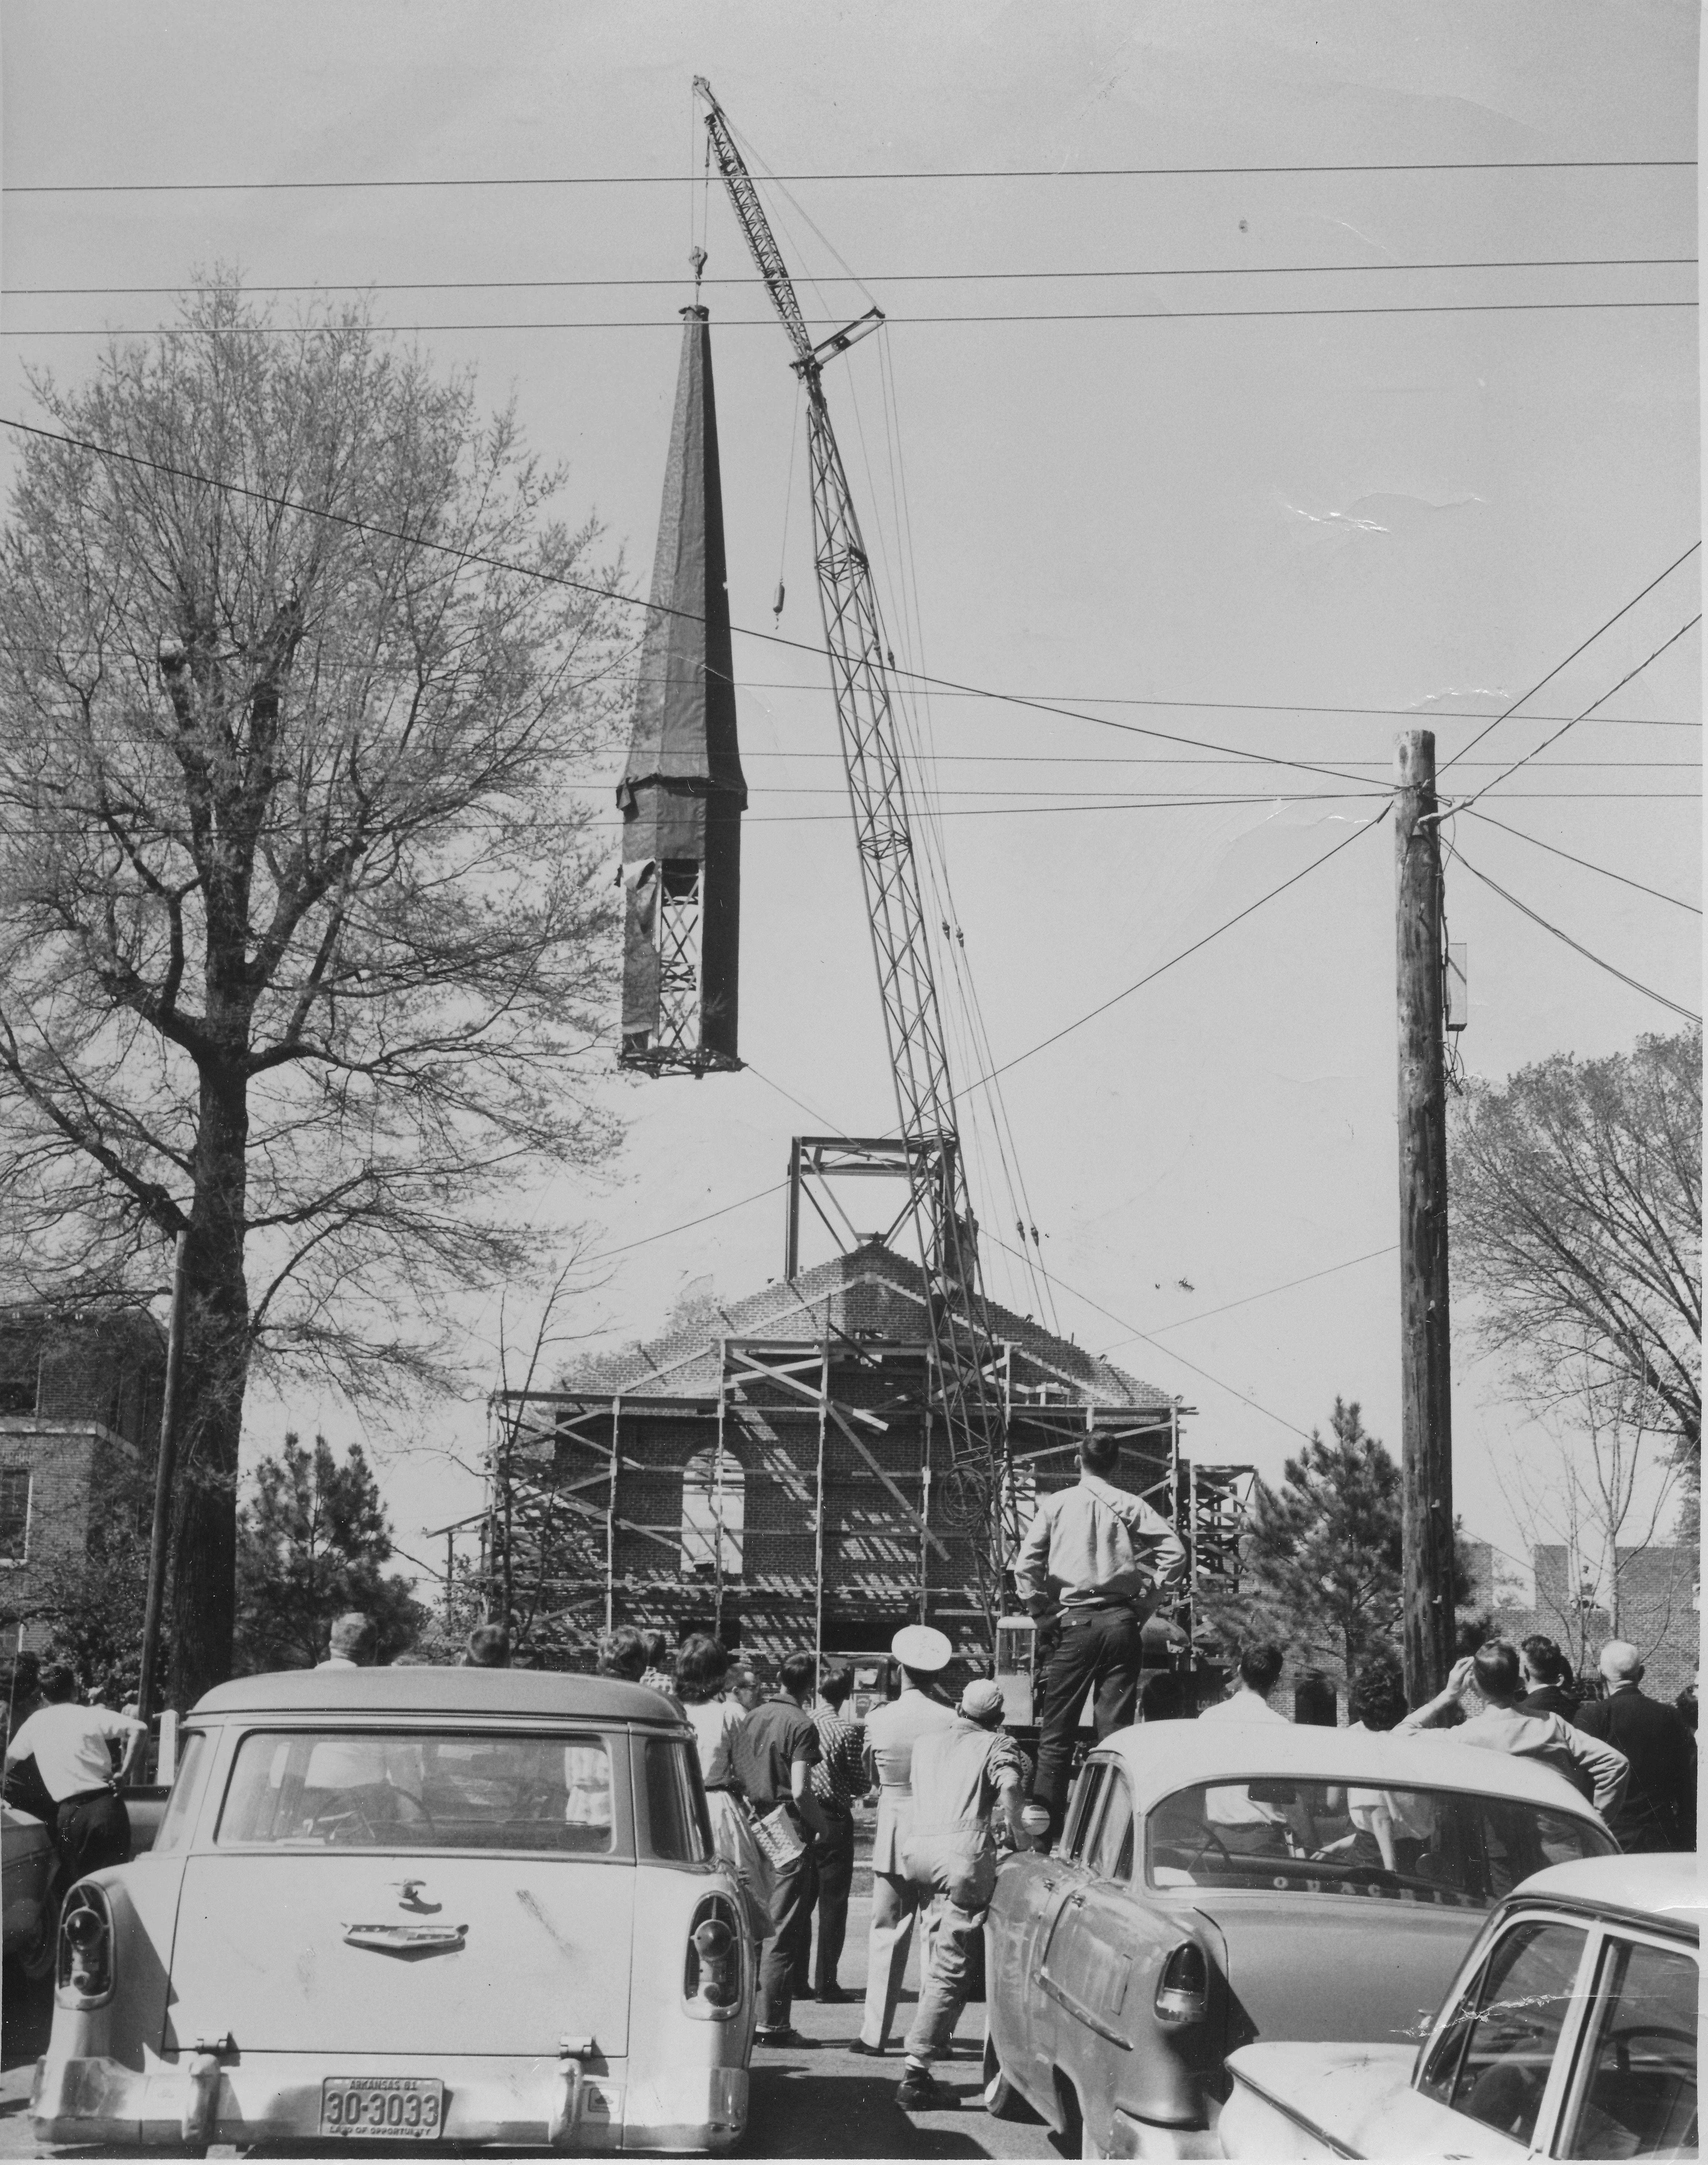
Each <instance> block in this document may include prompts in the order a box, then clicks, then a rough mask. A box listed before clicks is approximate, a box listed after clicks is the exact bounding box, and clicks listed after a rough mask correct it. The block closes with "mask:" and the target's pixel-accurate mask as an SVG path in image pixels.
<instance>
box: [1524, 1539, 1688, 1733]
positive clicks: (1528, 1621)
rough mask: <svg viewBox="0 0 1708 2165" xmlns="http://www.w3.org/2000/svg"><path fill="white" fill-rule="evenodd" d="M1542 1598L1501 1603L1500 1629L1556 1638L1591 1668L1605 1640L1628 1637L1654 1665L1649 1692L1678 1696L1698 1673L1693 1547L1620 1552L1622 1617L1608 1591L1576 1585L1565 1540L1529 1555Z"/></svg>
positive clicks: (1646, 1683) (1645, 1682) (1577, 1662)
mask: <svg viewBox="0 0 1708 2165" xmlns="http://www.w3.org/2000/svg"><path fill="white" fill-rule="evenodd" d="M1531 1558H1532V1566H1533V1567H1534V1571H1535V1574H1536V1599H1535V1601H1534V1603H1533V1604H1532V1605H1531V1606H1529V1607H1528V1608H1519V1607H1516V1606H1515V1605H1513V1604H1501V1605H1500V1606H1498V1607H1496V1608H1495V1611H1494V1622H1495V1630H1497V1631H1498V1632H1499V1633H1500V1636H1501V1637H1502V1638H1504V1639H1511V1640H1513V1641H1518V1640H1521V1639H1524V1638H1527V1637H1528V1636H1529V1635H1530V1634H1531V1633H1532V1631H1542V1632H1545V1633H1546V1634H1547V1635H1548V1637H1549V1638H1550V1639H1553V1640H1557V1641H1558V1643H1559V1645H1560V1646H1561V1648H1562V1649H1563V1651H1564V1653H1565V1655H1566V1657H1567V1658H1568V1660H1569V1661H1570V1662H1571V1663H1572V1664H1573V1666H1574V1667H1575V1668H1579V1669H1588V1670H1590V1671H1593V1670H1594V1668H1595V1657H1596V1655H1597V1653H1598V1652H1599V1651H1600V1648H1601V1646H1602V1645H1603V1643H1604V1641H1606V1640H1609V1639H1612V1638H1620V1639H1628V1640H1629V1641H1631V1642H1632V1645H1633V1646H1636V1647H1637V1650H1638V1651H1639V1652H1640V1653H1641V1654H1642V1657H1643V1661H1644V1662H1645V1663H1646V1664H1647V1667H1648V1674H1647V1675H1646V1677H1645V1678H1644V1679H1643V1688H1644V1690H1645V1691H1647V1692H1648V1693H1650V1694H1652V1695H1653V1697H1654V1698H1656V1699H1674V1698H1675V1697H1676V1696H1677V1695H1678V1694H1679V1692H1681V1691H1682V1690H1683V1689H1684V1686H1685V1685H1686V1684H1687V1683H1690V1681H1691V1680H1692V1678H1694V1677H1695V1673H1696V1666H1697V1663H1698V1662H1699V1660H1700V1638H1701V1615H1700V1572H1701V1562H1700V1550H1699V1549H1697V1548H1696V1547H1695V1546H1678V1547H1672V1546H1669V1547H1664V1548H1662V1547H1653V1546H1652V1547H1645V1548H1628V1549H1626V1548H1622V1549H1621V1550H1619V1551H1618V1552H1617V1556H1616V1565H1615V1568H1616V1576H1617V1579H1618V1620H1617V1622H1615V1620H1614V1617H1613V1615H1612V1614H1611V1611H1610V1609H1608V1608H1607V1607H1606V1606H1605V1605H1604V1604H1603V1603H1602V1602H1601V1600H1600V1599H1598V1594H1599V1593H1605V1591H1606V1589H1605V1588H1599V1589H1597V1588H1590V1587H1589V1586H1588V1585H1587V1584H1585V1583H1582V1582H1579V1581H1574V1578H1573V1573H1572V1564H1571V1552H1570V1551H1569V1550H1568V1549H1567V1548H1566V1546H1565V1545H1564V1544H1563V1542H1547V1543H1543V1544H1542V1545H1541V1546H1537V1548H1535V1549H1533V1550H1532V1551H1531Z"/></svg>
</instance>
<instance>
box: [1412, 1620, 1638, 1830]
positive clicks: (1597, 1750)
mask: <svg viewBox="0 0 1708 2165" xmlns="http://www.w3.org/2000/svg"><path fill="white" fill-rule="evenodd" d="M1523 1686H1524V1677H1523V1666H1522V1664H1521V1662H1520V1660H1519V1657H1518V1649H1517V1648H1516V1646H1513V1645H1512V1644H1511V1642H1510V1641H1508V1640H1506V1639H1490V1640H1489V1641H1487V1643H1486V1644H1485V1645H1484V1646H1479V1647H1478V1649H1477V1651H1476V1652H1475V1653H1474V1654H1468V1655H1466V1657H1464V1660H1463V1661H1458V1662H1454V1663H1453V1670H1452V1673H1451V1674H1450V1675H1449V1676H1448V1680H1447V1686H1446V1688H1445V1689H1444V1690H1443V1691H1440V1692H1437V1694H1436V1695H1435V1697H1434V1698H1433V1699H1431V1700H1429V1701H1428V1703H1427V1704H1426V1705H1423V1706H1420V1707H1419V1708H1418V1709H1416V1712H1415V1713H1412V1714H1408V1715H1406V1719H1405V1720H1403V1721H1401V1722H1399V1723H1397V1724H1396V1725H1395V1731H1394V1733H1395V1736H1410V1735H1411V1734H1412V1733H1413V1732H1415V1731H1416V1730H1422V1729H1428V1728H1430V1727H1432V1725H1434V1724H1436V1723H1437V1722H1439V1721H1440V1720H1442V1719H1443V1716H1445V1715H1447V1714H1448V1712H1449V1711H1452V1710H1456V1709H1461V1708H1462V1706H1463V1702H1464V1697H1465V1694H1466V1693H1467V1692H1469V1691H1470V1690H1471V1689H1472V1688H1475V1690H1476V1693H1477V1695H1478V1697H1479V1698H1480V1699H1481V1700H1482V1701H1483V1711H1482V1712H1481V1713H1480V1714H1474V1715H1470V1716H1469V1718H1468V1719H1467V1720H1464V1721H1462V1722H1460V1723H1459V1725H1458V1727H1457V1728H1456V1729H1454V1730H1453V1732H1452V1736H1453V1742H1454V1743H1455V1744H1469V1745H1473V1746H1476V1747H1477V1748H1478V1749H1479V1750H1481V1751H1506V1752H1509V1753H1511V1755H1512V1756H1513V1757H1515V1758H1520V1759H1539V1760H1540V1761H1541V1762H1542V1765H1543V1766H1545V1767H1553V1769H1554V1771H1555V1773H1558V1774H1563V1775H1564V1777H1565V1778H1566V1779H1567V1781H1569V1783H1571V1785H1572V1787H1573V1788H1574V1789H1577V1790H1579V1792H1580V1793H1581V1794H1583V1795H1584V1796H1586V1797H1587V1798H1588V1799H1590V1803H1591V1804H1594V1806H1595V1809H1596V1810H1597V1811H1598V1812H1599V1813H1600V1815H1601V1816H1602V1818H1603V1819H1604V1820H1609V1821H1610V1822H1611V1819H1612V1817H1613V1815H1614V1814H1615V1813H1616V1811H1617V1810H1618V1809H1619V1799H1620V1797H1621V1794H1622V1793H1623V1791H1624V1788H1625V1779H1626V1775H1627V1772H1628V1771H1629V1762H1627V1759H1626V1757H1625V1754H1624V1753H1623V1752H1622V1751H1614V1750H1613V1748H1612V1746H1611V1745H1607V1744H1602V1743H1599V1742H1597V1741H1596V1740H1595V1738H1594V1737H1590V1736H1585V1735H1584V1732H1583V1730H1580V1729H1574V1727H1573V1726H1572V1725H1571V1723H1570V1722H1569V1721H1562V1720H1561V1719H1560V1717H1559V1716H1558V1715H1557V1714H1526V1713H1525V1712H1524V1711H1523V1710H1522V1709H1521V1707H1520V1705H1519V1704H1518V1702H1519V1699H1520V1698H1521V1695H1522V1692H1523Z"/></svg>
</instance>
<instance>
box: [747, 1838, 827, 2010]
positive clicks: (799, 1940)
mask: <svg viewBox="0 0 1708 2165" xmlns="http://www.w3.org/2000/svg"><path fill="white" fill-rule="evenodd" d="M817 1894H818V1867H817V1865H815V1864H814V1862H813V1861H812V1852H811V1851H810V1850H803V1851H802V1852H801V1855H800V1856H799V1857H796V1859H795V1860H794V1862H792V1863H790V1864H786V1865H782V1866H780V1867H777V1868H776V1869H775V1872H774V1873H773V1875H772V1883H771V1902H770V1910H771V1916H770V1925H771V1929H770V1931H769V1932H768V1933H767V1934H766V1936H765V1944H764V1946H762V1947H761V1948H760V1950H759V2028H760V2029H761V2030H786V2029H787V2028H788V2026H789V2011H790V2008H791V2004H792V2002H793V1999H794V1978H795V1966H796V1962H804V1961H805V1960H806V1956H807V1941H808V1938H809V1936H810V1935H811V1933H812V1904H813V1902H814V1901H815V1899H817Z"/></svg>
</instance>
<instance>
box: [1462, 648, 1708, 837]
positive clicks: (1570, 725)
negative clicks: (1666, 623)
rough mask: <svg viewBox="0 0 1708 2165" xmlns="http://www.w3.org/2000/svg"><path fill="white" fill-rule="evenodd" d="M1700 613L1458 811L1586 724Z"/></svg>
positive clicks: (1463, 809)
mask: <svg viewBox="0 0 1708 2165" xmlns="http://www.w3.org/2000/svg"><path fill="white" fill-rule="evenodd" d="M1701 621H1702V617H1701V613H1700V610H1699V611H1698V612H1697V614H1695V616H1693V617H1692V618H1691V619H1690V622H1689V623H1688V624H1680V625H1679V628H1678V629H1677V630H1676V631H1675V632H1674V634H1673V635H1672V636H1671V637H1670V638H1669V639H1663V640H1662V641H1661V643H1660V645H1658V647H1656V648H1655V650H1654V651H1653V653H1652V654H1645V655H1644V656H1643V657H1642V661H1639V662H1638V663H1637V666H1636V668H1634V669H1630V670H1627V672H1626V673H1625V675H1624V676H1622V677H1621V678H1620V680H1619V682H1617V683H1616V685H1615V686H1614V687H1613V689H1612V690H1611V692H1604V693H1602V694H1601V697H1600V698H1599V699H1595V700H1592V701H1591V702H1590V704H1589V705H1588V706H1587V707H1585V708H1584V711H1583V713H1582V714H1574V716H1573V717H1572V719H1570V720H1569V722H1565V723H1563V724H1562V725H1561V726H1560V727H1559V728H1558V729H1557V730H1555V731H1554V733H1553V735H1552V736H1551V737H1544V738H1543V739H1542V742H1541V743H1540V744H1539V745H1537V746H1536V748H1535V750H1534V751H1527V752H1526V753H1525V754H1524V756H1523V757H1522V758H1521V759H1515V760H1514V761H1512V764H1511V766H1509V767H1508V768H1507V769H1506V773H1504V774H1497V775H1496V776H1495V779H1494V780H1493V781H1492V782H1485V783H1484V784H1483V786H1482V788H1480V789H1479V790H1478V791H1477V793H1476V794H1475V796H1474V797H1470V798H1467V799H1466V800H1465V802H1464V803H1463V804H1462V805H1460V806H1459V807H1458V809H1459V810H1461V811H1466V812H1468V811H1469V809H1471V807H1472V805H1474V804H1475V803H1478V802H1479V800H1480V799H1481V798H1485V797H1486V796H1487V795H1488V794H1489V792H1490V790H1491V789H1498V788H1500V784H1501V783H1502V782H1505V781H1506V779H1507V777H1508V776H1511V775H1514V774H1516V773H1517V772H1518V770H1519V768H1520V767H1521V766H1528V765H1529V764H1530V762H1531V761H1532V760H1533V759H1536V758H1538V757H1539V756H1541V754H1542V753H1543V752H1545V751H1547V750H1548V746H1549V745H1554V744H1558V742H1559V740H1560V739H1561V738H1562V737H1563V735H1565V733H1566V731H1567V730H1571V729H1575V728H1576V727H1577V725H1578V724H1579V722H1584V721H1587V720H1588V719H1589V718H1590V715H1591V714H1594V713H1595V709H1596V708H1597V707H1604V706H1606V703H1607V702H1608V700H1610V699H1611V698H1614V697H1615V696H1616V694H1617V693H1621V692H1622V691H1623V690H1624V689H1625V687H1626V686H1627V684H1628V683H1630V682H1631V681H1632V678H1633V677H1640V676H1642V672H1643V671H1644V670H1645V669H1647V668H1648V666H1649V664H1650V662H1652V661H1659V660H1660V658H1661V656H1662V655H1663V654H1664V653H1665V652H1666V651H1667V649H1668V648H1669V646H1676V645H1678V643H1679V640H1681V639H1682V638H1683V637H1684V634H1685V633H1686V632H1687V631H1690V630H1692V629H1695V626H1696V625H1697V624H1700V623H1701ZM1491 726H1492V724H1491ZM1483 734H1484V735H1485V736H1486V735H1488V730H1484V732H1483ZM1467 749H1469V747H1467ZM1452 764H1453V761H1451V760H1449V761H1448V765H1449V766H1451V765H1452Z"/></svg>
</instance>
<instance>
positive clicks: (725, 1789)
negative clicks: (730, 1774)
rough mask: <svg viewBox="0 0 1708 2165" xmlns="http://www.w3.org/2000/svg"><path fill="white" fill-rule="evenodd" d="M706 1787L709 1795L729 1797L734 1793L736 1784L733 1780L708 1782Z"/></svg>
mask: <svg viewBox="0 0 1708 2165" xmlns="http://www.w3.org/2000/svg"><path fill="white" fill-rule="evenodd" d="M705 1788H706V1794H707V1796H708V1797H728V1796H730V1795H732V1794H733V1792H734V1789H735V1784H734V1783H733V1782H707V1783H706V1784H705Z"/></svg>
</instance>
